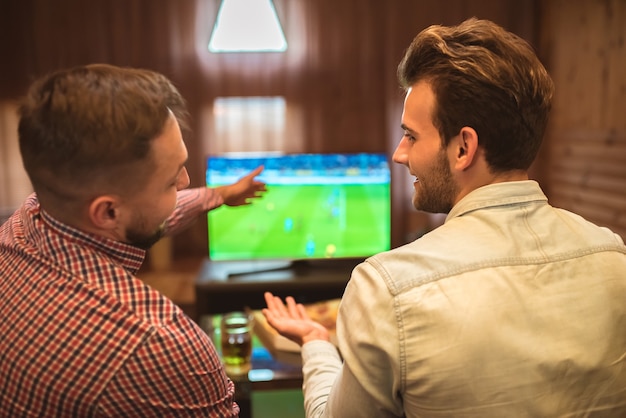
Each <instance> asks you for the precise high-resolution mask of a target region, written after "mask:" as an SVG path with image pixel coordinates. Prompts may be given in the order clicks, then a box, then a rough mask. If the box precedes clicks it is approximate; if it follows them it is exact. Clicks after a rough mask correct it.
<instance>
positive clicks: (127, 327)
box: [0, 65, 265, 418]
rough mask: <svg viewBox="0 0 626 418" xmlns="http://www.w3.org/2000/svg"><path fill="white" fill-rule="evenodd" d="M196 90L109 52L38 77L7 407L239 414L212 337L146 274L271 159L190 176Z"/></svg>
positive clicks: (10, 305)
mask: <svg viewBox="0 0 626 418" xmlns="http://www.w3.org/2000/svg"><path fill="white" fill-rule="evenodd" d="M185 116H186V113H185V103H184V101H183V99H182V97H181V96H180V94H179V93H178V91H177V90H176V89H175V87H174V86H173V85H172V84H171V83H170V82H169V80H167V79H166V78H165V77H163V76H162V75H160V74H157V73H154V72H151V71H146V70H139V69H129V68H119V67H114V66H110V65H89V66H84V67H78V68H73V69H69V70H65V71H60V72H57V73H54V74H51V75H49V76H46V77H44V78H42V79H40V80H39V81H37V82H35V83H34V84H33V86H32V87H31V90H30V92H29V94H28V95H27V97H26V98H25V100H24V101H23V103H22V105H21V107H20V122H19V141H20V150H21V153H22V158H23V162H24V166H25V168H26V171H27V172H28V175H29V177H30V179H31V182H32V184H33V187H34V190H35V193H34V194H33V195H32V196H30V197H29V198H28V199H27V200H26V202H25V203H24V205H23V206H22V207H21V208H20V209H18V210H17V211H16V212H15V214H14V215H13V216H12V217H11V218H10V219H9V220H8V221H7V222H6V223H5V224H4V225H2V227H0V312H2V319H1V320H0V417H2V418H4V417H12V418H13V417H26V416H29V417H30V416H32V417H142V418H143V417H168V416H175V417H192V416H193V417H199V416H203V417H208V416H210V417H233V416H237V414H238V412H239V407H238V406H237V404H236V403H235V402H234V400H233V397H234V387H233V383H232V382H231V381H230V380H229V379H228V377H227V376H226V374H225V372H224V369H223V368H222V365H221V362H220V358H219V356H218V354H217V352H216V350H215V347H214V346H213V344H212V342H211V340H210V339H209V338H208V337H207V335H205V334H204V333H203V332H202V331H201V330H200V329H199V328H198V327H197V326H196V325H195V323H194V322H193V321H191V320H190V319H189V318H188V317H187V316H186V315H185V314H183V312H182V311H181V310H180V309H178V307H176V305H174V304H173V303H172V302H171V301H170V300H168V299H167V298H165V297H164V296H162V295H161V294H159V293H158V292H157V291H155V290H153V289H151V288H150V287H148V286H146V285H144V284H143V283H142V282H141V281H140V280H139V279H138V278H137V277H136V276H135V274H136V272H137V270H138V269H139V267H140V266H141V263H142V261H143V259H144V256H145V251H146V250H147V249H148V248H149V247H150V246H151V245H152V244H154V243H155V242H156V241H157V240H158V239H159V238H160V237H161V236H162V235H163V234H172V233H175V232H176V231H177V230H180V229H181V228H183V227H184V226H185V225H186V224H187V221H190V220H192V219H193V218H194V217H195V216H196V215H199V214H202V213H204V212H206V211H207V210H210V209H212V208H215V207H217V206H220V205H222V204H227V205H231V206H236V205H241V204H246V203H247V202H248V200H249V199H250V198H255V197H258V196H260V194H261V193H262V192H263V191H264V190H265V185H264V184H263V183H262V182H260V181H257V180H255V176H257V175H258V174H259V173H260V172H261V170H262V168H261V167H259V168H258V169H256V170H254V171H253V172H251V173H250V174H249V175H247V176H245V177H243V178H242V179H241V180H239V181H238V182H236V183H234V184H231V185H228V186H224V187H219V188H216V189H208V188H198V189H191V190H183V189H185V188H186V187H187V186H188V185H189V176H188V174H187V171H186V169H185V162H186V160H187V150H186V147H185V145H184V143H183V139H182V135H181V129H180V126H179V123H180V124H183V123H184V120H185Z"/></svg>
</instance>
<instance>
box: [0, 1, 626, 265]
mask: <svg viewBox="0 0 626 418" xmlns="http://www.w3.org/2000/svg"><path fill="white" fill-rule="evenodd" d="M274 4H275V6H276V9H277V13H278V15H279V18H280V20H281V22H282V24H283V28H284V30H285V35H286V37H287V40H288V42H289V49H288V50H287V52H285V53H256V54H254V53H253V54H211V53H209V51H208V50H207V43H208V39H209V35H210V31H211V28H212V27H213V24H214V21H215V17H216V14H217V9H218V7H219V0H89V1H85V0H19V1H16V0H0V57H1V60H2V64H1V65H0V102H2V101H12V100H15V99H17V98H18V97H19V96H20V95H22V94H23V93H24V92H25V90H26V88H27V86H28V85H29V83H30V82H31V81H32V79H33V78H35V77H37V76H40V75H42V74H44V73H46V72H49V71H51V70H55V69H58V68H63V67H68V66H73V65H79V64H87V63H92V62H107V63H112V64H117V65H123V66H137V67H146V68H150V69H153V70H157V71H160V72H162V73H164V74H165V75H167V76H168V77H170V78H171V79H172V80H173V81H174V83H175V84H176V85H177V86H178V87H179V89H180V91H181V93H182V94H183V95H184V96H185V98H186V99H187V100H188V103H189V107H190V110H191V115H192V118H193V119H192V128H193V131H194V132H195V134H194V133H192V134H190V135H188V136H187V137H186V142H187V146H188V149H189V153H190V160H189V165H188V169H189V172H190V176H191V181H192V186H200V185H202V184H203V182H204V171H203V170H204V156H205V155H206V154H207V153H209V152H211V151H212V150H211V138H206V137H204V136H202V135H200V134H199V133H200V132H203V127H204V126H205V125H206V124H207V123H210V122H207V120H206V116H205V115H206V110H207V109H210V107H211V106H212V103H213V100H214V99H215V98H216V97H220V96H264V95H271V96H278V95H280V96H284V97H285V99H286V100H287V102H288V103H291V104H294V105H296V106H298V107H299V108H300V109H301V115H302V117H301V118H300V119H299V120H298V121H297V123H298V124H299V127H298V132H300V134H299V135H302V137H301V138H298V140H299V143H301V144H303V145H302V146H301V148H302V149H301V150H302V151H308V152H359V151H371V152H387V153H389V154H390V155H391V153H392V151H393V149H394V147H395V144H396V143H397V141H398V140H399V138H400V136H401V133H402V131H401V130H400V128H399V123H400V113H401V109H402V96H403V94H402V91H401V90H400V89H399V88H398V85H397V81H396V76H395V71H396V67H397V64H398V62H399V60H400V58H401V57H402V54H403V52H404V49H405V48H406V47H407V46H408V44H409V43H410V41H411V39H412V38H413V37H414V36H415V35H416V34H417V33H418V32H419V31H420V30H421V29H423V28H425V27H426V26H428V25H430V24H435V23H437V24H438V23H441V24H456V23H459V22H461V21H462V20H464V19H465V18H467V17H470V16H477V17H480V18H487V19H491V20H494V21H496V22H498V23H500V24H501V25H503V26H504V27H506V28H507V29H509V30H511V31H513V32H515V33H517V34H519V35H520V36H522V37H524V38H525V39H527V40H528V41H529V42H531V44H532V45H533V46H534V47H535V48H536V49H537V52H538V54H539V56H540V58H541V59H542V60H543V61H544V63H545V64H546V66H547V68H548V70H549V71H550V73H551V74H552V76H553V77H554V80H555V83H556V86H557V96H556V100H555V106H554V111H553V114H552V119H551V124H550V128H549V132H548V135H547V137H546V140H545V144H544V146H543V148H542V151H541V155H540V158H539V159H538V160H537V162H536V164H535V166H534V167H533V172H532V174H533V177H534V178H535V179H537V180H538V181H539V182H540V183H541V184H542V186H543V187H544V189H545V191H546V192H547V193H548V197H549V198H550V200H551V201H552V203H553V204H554V205H556V206H561V207H564V208H567V209H570V210H573V211H576V212H578V213H580V214H581V215H583V216H585V217H587V218H589V219H590V220H592V221H594V222H596V223H599V224H601V225H606V226H608V227H610V228H612V229H613V230H614V231H616V232H617V233H619V234H621V236H622V237H626V214H625V210H624V209H625V208H626V188H625V185H626V182H625V181H626V117H625V115H624V112H625V109H626V50H625V45H624V39H625V37H626V2H625V1H623V0H571V1H566V0H542V1H540V0H535V1H533V0H447V1H445V2H442V1H439V0H419V1H418V0H392V1H380V0H274ZM0 133H1V131H0ZM5 140H6V139H5V136H0V152H3V142H4V141H5ZM248 140H249V141H250V142H251V143H250V147H251V148H254V141H255V136H254V133H250V135H249V139H248ZM5 152H6V148H5ZM0 160H1V158H0ZM410 181H411V180H410V179H408V175H407V173H406V171H404V170H403V169H402V168H401V167H395V168H394V169H393V190H392V196H393V197H392V205H393V209H392V211H393V216H392V222H393V224H392V230H393V232H392V244H393V246H397V245H400V244H402V243H404V242H406V241H407V240H408V239H410V238H412V237H414V236H416V235H419V234H420V233H421V232H423V231H426V230H428V229H429V228H431V227H432V226H433V225H435V224H436V223H437V222H438V221H439V218H437V217H431V216H427V215H425V214H422V213H418V212H415V211H414V210H413V209H412V208H411V204H410V196H411V187H410ZM0 203H1V202H0ZM0 206H1V205H0ZM172 248H173V254H174V255H175V256H177V257H178V256H182V255H199V256H202V255H204V254H206V251H207V243H206V221H205V220H203V219H200V220H198V222H197V224H195V225H194V227H193V228H191V229H189V230H188V231H186V232H185V233H183V234H181V235H179V236H177V237H176V238H175V239H174V241H173V247H172Z"/></svg>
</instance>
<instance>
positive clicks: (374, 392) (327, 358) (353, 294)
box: [302, 262, 403, 418]
mask: <svg viewBox="0 0 626 418" xmlns="http://www.w3.org/2000/svg"><path fill="white" fill-rule="evenodd" d="M337 341H338V345H339V352H340V353H341V357H342V358H343V363H342V361H341V357H340V354H339V352H338V351H337V349H335V348H334V346H333V345H332V344H331V343H328V342H325V341H312V342H309V343H307V344H304V346H303V347H302V359H303V376H304V386H303V388H304V402H305V410H306V415H307V417H341V418H351V417H355V418H357V417H364V416H375V417H402V416H403V408H402V400H401V395H400V394H401V391H402V387H401V385H402V378H401V368H400V364H401V354H400V333H399V328H398V324H397V320H396V314H395V309H394V298H393V296H392V295H391V294H390V292H389V290H388V288H387V287H386V285H385V282H384V280H383V279H382V277H381V275H380V274H379V273H378V271H377V270H376V269H374V268H373V267H372V266H371V265H370V264H369V263H367V262H366V263H362V264H360V265H359V266H357V268H355V270H354V271H353V273H352V277H351V279H350V282H349V283H348V286H347V287H346V291H345V292H344V295H343V297H342V300H341V305H340V308H339V314H338V316H337Z"/></svg>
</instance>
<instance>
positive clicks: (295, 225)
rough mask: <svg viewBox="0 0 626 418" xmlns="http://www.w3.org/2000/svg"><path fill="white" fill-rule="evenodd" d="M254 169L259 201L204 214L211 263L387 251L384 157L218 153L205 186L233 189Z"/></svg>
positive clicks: (388, 227) (387, 176)
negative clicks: (261, 190)
mask: <svg viewBox="0 0 626 418" xmlns="http://www.w3.org/2000/svg"><path fill="white" fill-rule="evenodd" d="M259 165H263V166H264V167H265V170H264V171H263V173H262V174H261V175H260V176H259V177H258V178H259V179H260V180H262V181H264V182H265V183H266V184H267V189H268V191H267V192H266V193H265V194H264V196H263V197H262V198H260V199H255V200H254V201H253V203H252V204H251V205H248V206H240V207H226V206H223V207H220V208H218V209H215V210H212V211H210V212H209V213H208V215H207V216H208V240H209V258H210V259H211V260H216V261H218V260H231V261H232V260H248V261H250V260H290V261H294V260H314V259H328V258H365V257H368V256H370V255H373V254H375V253H378V252H381V251H386V250H388V249H389V247H390V235H391V225H390V224H391V218H390V211H391V210H390V171H389V164H388V161H387V156H386V155H384V154H375V153H359V154H271V153H262V154H258V153H255V154H247V153H246V154H239V153H238V154H223V155H215V156H209V157H208V159H207V170H206V183H207V185H208V186H210V187H215V186H220V185H225V184H230V183H233V182H235V181H236V180H237V179H239V178H241V177H242V176H244V175H245V174H247V173H248V172H250V171H251V170H253V169H254V168H256V167H258V166H259Z"/></svg>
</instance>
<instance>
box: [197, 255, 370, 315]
mask: <svg viewBox="0 0 626 418" xmlns="http://www.w3.org/2000/svg"><path fill="white" fill-rule="evenodd" d="M361 261H363V259H325V260H296V261H291V260H274V261H238V262H230V261H228V262H223V261H211V260H208V259H206V260H205V261H204V262H203V265H202V267H201V269H200V272H199V274H198V277H197V279H196V286H195V287H196V311H197V313H196V316H197V317H198V319H199V317H200V316H202V315H212V314H219V313H225V312H230V311H235V310H243V309H245V308H250V309H261V308H264V307H265V299H264V297H263V294H264V293H265V292H266V291H269V292H272V293H273V294H274V295H276V296H280V297H282V298H284V297H286V296H293V297H294V298H295V299H296V301H297V302H301V303H313V302H317V301H321V300H328V299H335V298H340V297H341V296H342V295H343V291H344V289H345V287H346V284H347V283H348V281H349V280H350V275H351V273H352V270H353V269H354V267H355V266H356V265H357V264H358V263H359V262H361Z"/></svg>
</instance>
